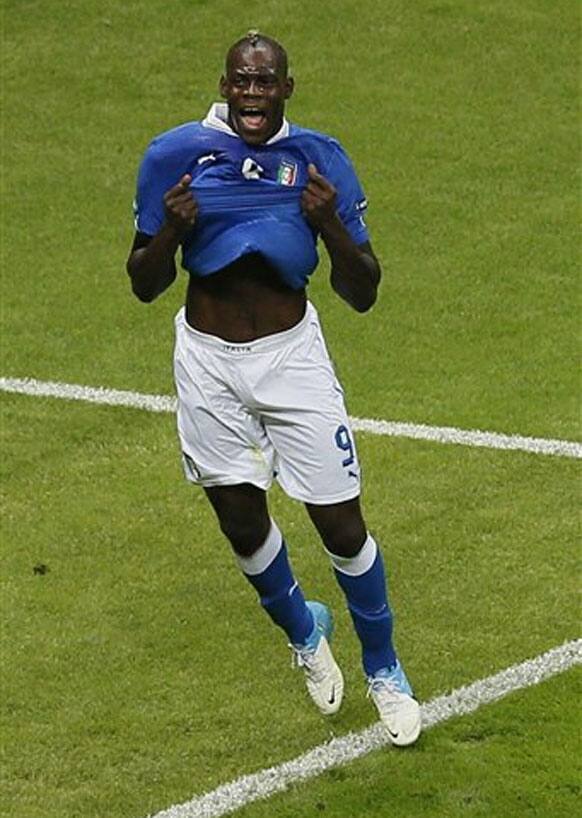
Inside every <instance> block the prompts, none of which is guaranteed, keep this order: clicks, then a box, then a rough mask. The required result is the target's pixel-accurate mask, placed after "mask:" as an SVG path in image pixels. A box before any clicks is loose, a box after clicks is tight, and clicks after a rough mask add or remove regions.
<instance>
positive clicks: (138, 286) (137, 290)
mask: <svg viewBox="0 0 582 818" xmlns="http://www.w3.org/2000/svg"><path fill="white" fill-rule="evenodd" d="M125 269H126V272H127V275H128V276H129V279H130V281H131V291H132V293H133V294H134V295H135V297H136V298H137V299H138V300H139V301H141V302H142V303H143V304H149V303H151V302H152V301H153V300H154V298H155V297H156V295H157V293H156V292H154V291H153V290H152V289H151V288H149V287H147V286H144V283H143V281H142V280H140V278H139V277H138V276H137V275H136V274H135V270H134V268H133V265H132V263H131V259H130V260H129V261H128V262H127V264H126V265H125Z"/></svg>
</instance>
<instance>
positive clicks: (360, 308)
mask: <svg viewBox="0 0 582 818" xmlns="http://www.w3.org/2000/svg"><path fill="white" fill-rule="evenodd" d="M377 298H378V291H377V290H374V292H373V293H369V294H368V295H366V297H365V298H362V297H360V298H357V299H355V298H354V299H353V300H352V302H351V305H352V307H353V308H354V309H355V311H356V312H359V313H365V312H369V311H370V310H371V309H372V307H373V306H374V304H375V303H376V301H377Z"/></svg>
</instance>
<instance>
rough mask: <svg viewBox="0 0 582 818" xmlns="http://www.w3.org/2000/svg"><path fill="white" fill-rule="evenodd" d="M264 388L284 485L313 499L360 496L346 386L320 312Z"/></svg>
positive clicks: (264, 412)
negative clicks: (327, 342)
mask: <svg viewBox="0 0 582 818" xmlns="http://www.w3.org/2000/svg"><path fill="white" fill-rule="evenodd" d="M264 393H265V397H268V400H267V399H265V400H264V401H263V404H262V406H261V407H260V411H261V419H262V420H263V423H264V426H265V430H266V433H267V435H268V437H269V439H270V441H271V442H272V444H273V448H274V449H275V451H276V454H277V457H276V466H277V472H278V473H277V479H278V481H279V483H280V484H281V486H282V488H283V489H284V491H285V492H286V493H287V494H288V495H290V496H291V497H293V498H294V499H296V500H301V501H302V502H304V503H312V504H314V505H332V504H335V503H341V502H345V501H347V500H352V499H354V498H355V497H358V496H359V494H360V466H359V462H358V454H357V450H356V444H355V440H354V436H353V433H352V431H351V428H350V421H349V418H348V413H347V409H346V405H345V399H344V392H343V389H342V387H341V385H340V383H339V381H338V379H337V376H336V373H335V370H334V367H333V364H332V362H331V360H330V358H329V355H328V352H327V349H326V345H325V341H324V339H323V335H322V333H321V328H320V326H319V322H318V321H317V318H316V316H314V321H313V324H312V327H311V332H310V334H309V335H308V336H307V337H306V338H304V339H302V343H301V344H300V345H298V346H297V347H295V348H294V349H292V350H289V351H288V352H287V354H286V355H285V357H284V358H283V359H282V361H281V364H280V366H278V367H274V368H273V372H272V375H271V377H270V380H269V382H268V384H267V386H265V387H264Z"/></svg>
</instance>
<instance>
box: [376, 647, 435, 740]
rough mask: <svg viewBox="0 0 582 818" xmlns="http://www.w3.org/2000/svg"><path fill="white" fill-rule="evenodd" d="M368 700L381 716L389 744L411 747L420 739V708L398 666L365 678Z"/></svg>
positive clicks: (397, 664) (398, 663) (404, 675)
mask: <svg viewBox="0 0 582 818" xmlns="http://www.w3.org/2000/svg"><path fill="white" fill-rule="evenodd" d="M368 696H369V697H370V698H371V699H372V701H373V702H374V704H375V705H376V707H377V709H378V713H379V714H380V719H381V720H382V723H383V724H384V726H385V727H386V730H387V731H388V735H389V737H390V741H391V742H392V744H395V745H396V746H397V747H406V746H407V745H409V744H414V742H415V741H416V739H417V738H418V737H419V735H420V730H421V726H422V725H421V715H420V705H419V703H418V702H417V701H416V699H415V698H414V695H413V693H412V690H411V687H410V684H409V682H408V679H407V678H406V674H405V673H404V671H403V670H402V667H401V665H400V662H397V663H396V667H394V668H393V669H392V670H387V669H382V670H379V671H378V673H376V674H375V675H374V676H370V677H368Z"/></svg>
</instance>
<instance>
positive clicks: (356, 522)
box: [319, 516, 368, 559]
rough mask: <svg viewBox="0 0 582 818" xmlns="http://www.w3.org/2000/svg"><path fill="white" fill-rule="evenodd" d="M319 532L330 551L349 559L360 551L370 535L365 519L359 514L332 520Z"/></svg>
mask: <svg viewBox="0 0 582 818" xmlns="http://www.w3.org/2000/svg"><path fill="white" fill-rule="evenodd" d="M319 533H320V535H321V538H322V540H323V544H324V546H325V548H326V549H327V550H328V551H329V552H330V553H332V554H335V555H337V556H338V557H346V558H348V559H349V558H351V557H355V556H356V554H358V553H359V552H360V550H361V548H362V546H363V545H364V543H365V541H366V537H367V536H368V535H367V531H366V526H365V524H364V521H363V520H362V519H361V517H359V516H353V517H351V518H350V519H347V520H346V519H338V520H337V521H332V522H330V523H329V524H328V525H326V526H325V527H324V528H323V529H320V532H319Z"/></svg>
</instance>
